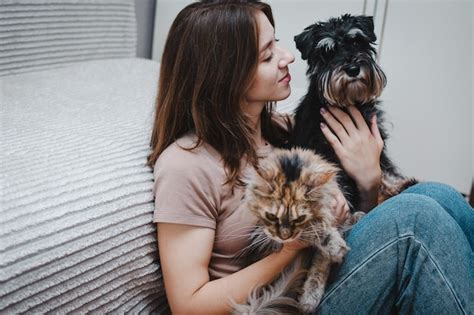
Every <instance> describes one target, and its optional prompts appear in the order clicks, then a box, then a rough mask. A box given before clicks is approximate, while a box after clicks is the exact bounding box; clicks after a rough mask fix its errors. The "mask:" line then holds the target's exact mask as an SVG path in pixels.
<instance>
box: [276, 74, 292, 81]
mask: <svg viewBox="0 0 474 315" xmlns="http://www.w3.org/2000/svg"><path fill="white" fill-rule="evenodd" d="M290 81H291V75H290V73H289V72H288V73H287V74H286V75H285V76H284V77H283V78H281V79H280V81H278V82H290Z"/></svg>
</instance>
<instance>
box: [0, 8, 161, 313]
mask: <svg viewBox="0 0 474 315" xmlns="http://www.w3.org/2000/svg"><path fill="white" fill-rule="evenodd" d="M135 44H136V26H135V11H134V2H133V1H129V0H75V1H74V0H2V1H1V2H0V103H1V144H0V146H1V147H0V152H1V166H0V167H1V179H0V180H1V188H2V189H1V192H2V196H1V208H0V313H1V314H17V313H30V314H39V313H55V314H65V313H98V314H102V313H106V312H110V313H117V314H122V313H133V314H135V313H145V314H148V313H158V314H163V313H167V312H168V308H167V303H166V298H165V294H164V289H163V283H162V277H161V272H160V267H159V263H158V253H157V247H156V228H155V226H154V224H153V223H152V213H153V206H154V204H153V194H152V187H153V173H152V170H151V169H150V168H149V167H148V166H147V165H146V157H147V155H148V154H149V152H150V151H149V146H148V145H149V138H150V131H151V126H152V121H153V109H154V108H153V106H154V99H155V96H156V86H157V77H158V68H159V64H158V63H156V62H154V61H150V60H144V59H138V58H136V57H135Z"/></svg>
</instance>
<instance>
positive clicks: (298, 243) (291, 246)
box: [283, 238, 311, 251]
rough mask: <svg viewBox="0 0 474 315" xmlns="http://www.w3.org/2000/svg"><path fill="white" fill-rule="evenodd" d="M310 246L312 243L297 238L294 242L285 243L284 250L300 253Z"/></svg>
mask: <svg viewBox="0 0 474 315" xmlns="http://www.w3.org/2000/svg"><path fill="white" fill-rule="evenodd" d="M309 246H311V243H309V242H307V241H304V240H302V239H301V238H297V239H295V240H293V241H290V242H285V243H283V250H286V251H299V250H301V249H304V248H306V247H309Z"/></svg>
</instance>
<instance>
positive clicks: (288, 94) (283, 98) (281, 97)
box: [271, 85, 291, 102]
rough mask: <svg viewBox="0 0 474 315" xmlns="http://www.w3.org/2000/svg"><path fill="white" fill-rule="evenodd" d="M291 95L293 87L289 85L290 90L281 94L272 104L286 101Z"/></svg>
mask: <svg viewBox="0 0 474 315" xmlns="http://www.w3.org/2000/svg"><path fill="white" fill-rule="evenodd" d="M290 94H291V87H290V86H289V85H288V88H287V89H286V90H285V91H284V92H283V91H282V93H279V95H278V97H275V99H273V100H271V101H272V102H278V101H283V100H286V99H287V98H288V97H289V96H290Z"/></svg>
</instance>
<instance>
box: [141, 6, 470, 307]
mask: <svg viewBox="0 0 474 315" xmlns="http://www.w3.org/2000/svg"><path fill="white" fill-rule="evenodd" d="M293 61H294V56H293V55H292V54H291V53H289V52H288V51H287V50H285V49H283V48H281V47H280V46H278V44H277V40H276V39H275V37H274V22H273V17H272V12H271V8H270V7H269V6H268V5H266V4H263V3H259V2H257V1H207V2H198V3H193V4H191V5H189V6H187V7H186V8H185V9H183V10H182V11H181V12H180V13H179V14H178V16H177V17H176V19H175V21H174V23H173V25H172V27H171V29H170V32H169V35H168V38H167V41H166V45H165V49H164V53H163V57H162V63H161V72H160V83H159V94H158V98H157V108H156V118H155V124H154V130H153V134H152V140H151V147H152V150H153V152H152V154H151V155H150V156H149V164H150V165H151V166H154V174H155V187H154V193H155V213H154V222H156V223H157V227H158V246H159V252H160V261H161V266H162V271H163V277H164V282H165V288H166V294H167V297H168V301H169V304H170V307H171V310H172V312H173V313H176V314H199V313H203V314H214V313H228V312H229V311H230V310H231V306H230V305H231V304H230V303H229V299H233V300H235V301H237V302H244V301H245V300H246V298H247V296H248V294H249V293H250V292H251V290H252V288H254V287H255V286H257V285H260V284H265V283H269V282H271V281H272V280H274V279H275V278H276V277H278V275H279V273H280V272H281V270H282V269H283V268H284V267H285V266H287V265H288V264H289V263H290V262H291V261H292V260H293V259H294V258H295V256H296V255H297V254H298V252H299V251H300V250H301V249H302V248H304V247H305V246H307V245H306V244H302V243H301V242H298V241H293V242H290V243H285V245H284V247H283V249H282V250H281V251H280V252H278V253H273V254H271V255H269V256H267V257H265V258H263V259H261V260H260V261H257V262H256V263H253V264H251V265H250V266H243V265H241V264H240V263H239V260H237V259H235V257H236V255H238V253H240V252H242V250H243V249H244V248H245V247H246V246H247V245H248V244H249V240H248V238H247V237H246V233H245V231H246V229H248V228H249V227H251V226H252V224H253V223H254V219H253V218H252V216H251V215H250V214H249V213H248V211H246V209H245V206H244V205H242V203H241V198H242V193H243V190H242V185H241V177H242V176H243V174H244V173H245V170H246V169H248V168H250V167H253V166H254V165H256V164H257V163H258V159H259V158H260V157H263V156H265V155H267V154H268V153H269V152H270V151H271V150H272V148H273V147H275V146H279V145H281V144H282V143H284V142H285V139H286V137H287V136H288V131H287V130H288V126H287V121H286V119H284V117H282V116H280V115H277V114H275V113H274V112H273V110H272V104H273V102H274V101H279V100H282V99H285V98H287V97H288V96H289V94H290V92H291V89H290V85H289V82H290V80H291V77H290V75H289V70H288V65H289V64H290V63H292V62H293ZM351 115H352V117H353V119H354V120H355V122H356V125H357V126H364V127H360V128H359V129H358V128H357V127H355V125H354V123H353V122H352V119H350V117H349V116H348V115H347V114H345V113H343V112H341V111H337V110H334V111H330V112H328V113H326V114H325V118H326V122H327V125H329V127H331V129H332V130H340V131H338V132H337V133H336V134H334V133H333V132H331V130H330V129H329V128H328V126H326V125H323V126H322V128H323V131H324V134H325V135H326V137H327V139H328V141H330V143H331V144H332V145H333V147H334V148H335V150H336V152H337V154H338V156H339V158H340V159H341V162H342V165H343V167H344V169H345V171H346V172H347V173H348V174H350V176H351V177H352V178H354V180H355V181H356V182H357V183H358V185H359V188H360V189H361V194H362V197H363V199H364V201H365V203H364V204H365V207H366V208H367V209H371V208H373V207H374V206H375V205H376V194H377V188H378V186H379V184H380V175H381V171H380V165H379V159H380V153H381V150H382V147H383V141H382V139H381V137H380V134H379V132H378V129H377V124H376V122H375V120H374V121H373V122H372V125H371V127H370V128H368V127H366V125H365V124H364V123H360V122H361V119H362V117H361V116H360V113H358V112H357V111H354V110H353V111H351ZM340 127H344V128H340ZM346 130H349V132H346ZM342 131H343V132H344V134H342V133H341V132H342ZM338 139H344V141H343V142H339V140H338ZM333 211H334V214H335V215H336V216H337V217H338V218H339V219H340V220H344V219H345V217H346V216H347V212H348V207H347V204H346V202H345V200H344V198H343V197H342V196H336V197H335V200H334V209H333ZM473 222H474V212H472V209H471V208H470V207H469V206H468V205H467V204H466V203H465V202H464V201H463V200H462V198H461V197H460V196H459V194H457V193H456V192H455V191H453V190H452V189H451V188H449V187H446V186H444V185H440V184H424V185H417V186H414V187H412V188H410V190H409V191H407V192H406V193H403V194H401V195H399V196H397V197H394V198H392V199H390V200H388V201H387V202H385V203H384V204H382V205H380V206H378V207H377V208H376V209H374V210H373V211H371V212H370V213H369V214H368V215H367V216H366V217H365V218H364V219H363V220H361V221H360V222H359V223H358V224H357V225H356V226H354V228H353V230H352V231H351V232H350V233H349V235H348V243H349V246H350V247H351V248H352V250H351V251H350V252H349V254H348V256H347V258H346V260H345V261H344V263H343V264H342V265H341V266H340V267H339V268H338V269H337V270H335V272H334V273H333V275H332V278H331V282H330V284H329V286H328V288H327V292H326V294H325V297H324V299H323V301H322V302H321V304H320V306H319V308H318V311H319V312H321V313H327V312H329V311H331V312H334V313H341V314H343V313H349V312H350V313H354V312H377V313H378V312H382V313H384V312H385V313H388V312H391V311H393V310H399V311H402V312H423V311H426V312H430V313H443V312H449V313H460V314H462V313H463V312H464V313H469V312H472V311H473V307H472V305H471V304H469V303H470V302H471V303H472V301H473V297H472V294H473V293H472V292H473V291H474V290H472V289H473V287H472V286H473V277H474V275H473V258H472V256H473V255H472V248H471V246H473V247H474V245H473V242H474V240H473V230H474V223H473Z"/></svg>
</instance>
